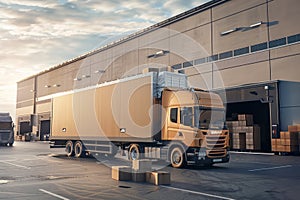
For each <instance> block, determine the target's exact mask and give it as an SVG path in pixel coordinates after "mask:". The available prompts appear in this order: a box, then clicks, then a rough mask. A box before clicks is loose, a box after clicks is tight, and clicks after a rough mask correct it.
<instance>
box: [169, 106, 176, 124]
mask: <svg viewBox="0 0 300 200" xmlns="http://www.w3.org/2000/svg"><path fill="white" fill-rule="evenodd" d="M177 111H178V108H171V113H170V120H171V122H174V123H177Z"/></svg>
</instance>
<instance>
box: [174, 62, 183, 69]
mask: <svg viewBox="0 0 300 200" xmlns="http://www.w3.org/2000/svg"><path fill="white" fill-rule="evenodd" d="M180 68H181V63H180V64H176V65H173V66H172V69H180Z"/></svg>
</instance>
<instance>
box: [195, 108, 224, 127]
mask: <svg viewBox="0 0 300 200" xmlns="http://www.w3.org/2000/svg"><path fill="white" fill-rule="evenodd" d="M194 112H195V127H198V128H199V129H204V130H206V129H219V130H220V129H223V127H224V123H225V115H226V114H225V110H224V109H218V108H203V107H202V108H201V107H199V106H195V108H194Z"/></svg>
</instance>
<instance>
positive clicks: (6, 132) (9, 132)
mask: <svg viewBox="0 0 300 200" xmlns="http://www.w3.org/2000/svg"><path fill="white" fill-rule="evenodd" d="M13 144H14V123H13V121H12V119H11V116H10V115H9V113H0V145H1V146H7V145H9V146H10V147H11V146H13Z"/></svg>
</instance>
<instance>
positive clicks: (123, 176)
mask: <svg viewBox="0 0 300 200" xmlns="http://www.w3.org/2000/svg"><path fill="white" fill-rule="evenodd" d="M111 177H112V179H114V180H117V181H130V180H131V167H129V166H112V168H111Z"/></svg>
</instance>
